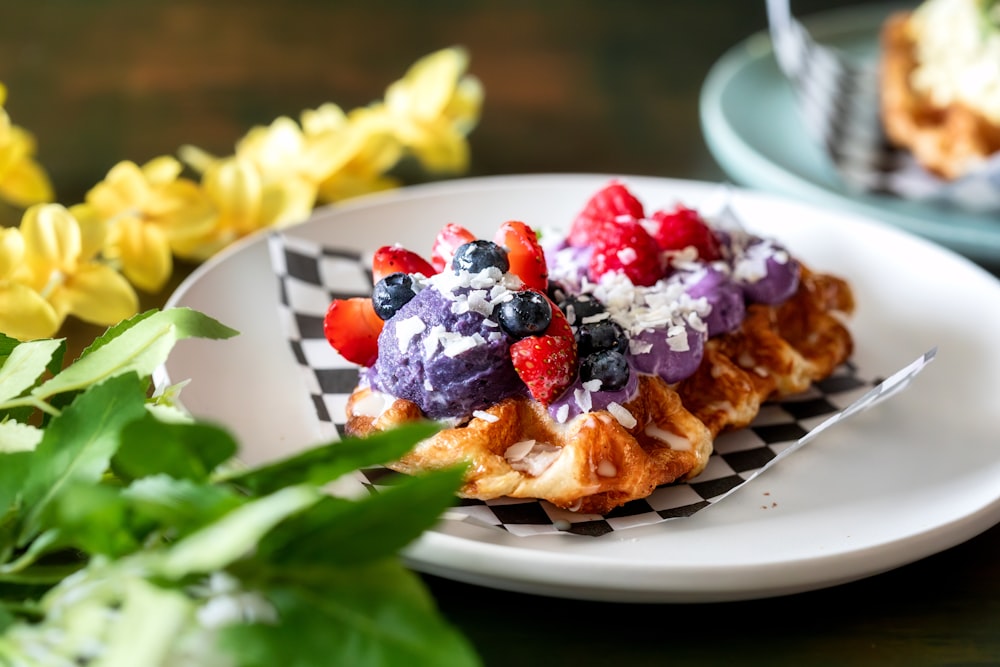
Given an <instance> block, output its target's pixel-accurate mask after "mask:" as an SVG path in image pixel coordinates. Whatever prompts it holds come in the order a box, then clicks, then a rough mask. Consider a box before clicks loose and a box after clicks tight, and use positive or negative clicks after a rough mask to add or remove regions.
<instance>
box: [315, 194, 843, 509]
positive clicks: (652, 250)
mask: <svg viewBox="0 0 1000 667" xmlns="http://www.w3.org/2000/svg"><path fill="white" fill-rule="evenodd" d="M372 277H373V283H374V288H373V293H372V297H371V298H370V299H369V298H350V299H335V300H334V301H333V302H332V303H331V304H330V307H329V310H328V311H327V314H326V318H325V321H324V328H325V333H326V336H327V339H328V340H329V342H330V344H331V345H332V346H333V347H334V349H336V350H337V351H338V352H339V353H340V354H341V355H342V356H344V357H345V358H347V359H348V360H350V361H354V362H356V363H358V364H359V365H360V366H361V367H362V369H361V371H360V373H359V383H358V386H357V388H356V389H355V391H354V392H353V394H352V395H351V397H350V399H349V401H348V404H347V431H348V432H349V433H351V434H355V435H364V434H368V433H371V432H373V431H375V430H384V429H389V428H392V427H393V426H395V425H398V424H401V423H403V422H406V421H408V420H416V419H433V420H439V421H441V422H443V425H444V428H443V429H442V430H441V431H440V432H438V433H437V434H436V435H435V436H433V437H431V438H429V439H427V440H425V441H423V442H421V443H420V444H418V445H417V446H416V447H415V448H414V449H413V450H412V451H411V452H410V453H409V454H407V455H406V456H405V457H404V458H403V459H402V460H400V461H398V462H396V463H394V464H392V465H391V466H390V467H392V468H393V469H395V470H398V471H401V472H405V473H416V472H419V471H421V470H426V469H431V468H438V467H442V466H449V465H454V464H458V463H462V462H465V463H467V464H468V469H467V473H466V477H465V482H464V485H463V487H462V488H461V490H460V493H461V495H462V496H464V497H468V498H477V499H481V500H489V499H494V498H500V497H505V496H507V497H517V498H535V499H540V500H546V501H548V502H550V503H552V504H554V505H556V506H558V507H561V508H564V509H568V510H574V511H580V512H586V513H595V514H605V513H607V512H609V511H610V510H612V509H614V508H615V507H618V506H620V505H622V504H624V503H627V502H629V501H631V500H635V499H639V498H644V497H646V496H648V495H649V494H650V493H651V492H652V491H653V490H654V489H655V488H656V487H657V486H660V485H663V484H669V483H672V482H676V481H680V480H687V479H691V478H693V477H695V476H697V475H698V474H699V473H700V472H702V470H703V469H704V468H705V466H706V464H707V462H708V459H709V456H710V455H711V453H712V447H713V441H714V439H715V438H716V436H718V435H719V434H720V433H722V432H723V431H725V430H727V429H734V428H741V427H745V426H747V425H748V424H749V423H750V422H751V421H752V420H753V418H754V417H755V416H756V415H757V413H758V411H759V409H760V406H761V404H762V403H763V402H765V401H768V400H771V399H774V398H776V397H781V396H786V395H791V394H795V393H798V392H802V391H804V390H806V389H807V388H808V387H809V386H810V384H811V383H812V382H814V381H817V380H819V379H822V378H824V377H826V376H828V375H829V374H831V373H832V372H833V370H834V369H835V368H836V367H837V366H839V365H840V364H841V363H843V362H844V361H845V360H846V359H847V358H848V357H849V356H850V354H851V351H852V344H853V343H852V338H851V335H850V333H849V331H848V329H847V328H846V327H845V325H844V323H843V321H842V320H843V318H844V316H845V315H847V314H849V313H850V312H851V311H852V309H853V297H852V294H851V290H850V287H849V286H848V284H847V283H846V282H845V281H844V280H842V279H840V278H837V277H834V276H830V275H824V274H820V273H816V272H813V271H811V270H810V269H809V268H808V267H806V266H804V265H803V264H802V263H801V262H800V261H799V260H797V259H796V258H795V257H794V256H793V255H792V254H791V253H790V252H789V251H788V250H787V249H786V248H784V247H782V246H781V245H780V244H779V243H777V242H776V241H774V240H771V239H766V238H761V237H759V236H756V235H754V234H751V233H749V232H747V231H746V230H745V229H743V228H742V227H741V226H740V225H739V224H737V223H735V222H734V221H732V220H730V219H720V220H717V221H709V220H707V219H706V218H705V217H704V216H702V215H701V214H700V213H699V212H698V211H696V210H694V209H691V208H688V207H686V206H684V205H680V204H678V205H676V206H674V207H672V208H665V209H661V210H656V211H655V212H651V213H647V212H646V211H645V209H644V206H643V204H642V203H641V202H640V201H639V200H638V199H637V198H636V197H635V196H634V194H633V193H632V192H631V191H630V190H629V189H628V188H627V186H626V185H625V184H624V183H622V182H620V181H612V182H610V183H608V184H607V185H606V186H605V187H604V188H602V189H600V190H599V191H598V192H596V193H594V194H593V196H592V197H591V198H590V199H589V200H588V201H586V202H583V203H582V206H581V211H580V213H579V215H578V216H577V217H576V219H575V220H574V221H572V224H571V226H570V228H569V231H568V233H566V234H556V233H550V232H544V233H542V234H541V235H540V236H539V234H538V232H537V230H536V229H533V228H532V227H530V226H528V225H527V224H526V223H524V222H522V221H518V220H510V221H505V222H503V223H501V224H499V225H498V228H497V230H496V233H495V235H494V236H493V238H490V239H483V238H476V237H475V235H473V234H472V233H471V232H470V231H469V230H467V229H466V228H464V227H462V226H461V225H459V224H455V223H448V224H446V225H444V226H443V228H442V229H441V231H440V233H439V234H438V235H437V237H436V238H435V240H434V242H433V244H432V247H431V249H430V254H429V256H427V257H424V256H421V255H420V254H419V253H417V252H414V251H413V250H411V249H406V248H402V247H400V246H397V245H386V246H383V247H381V248H379V249H378V250H377V251H376V252H375V253H374V256H373V258H372Z"/></svg>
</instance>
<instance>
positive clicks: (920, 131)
mask: <svg viewBox="0 0 1000 667" xmlns="http://www.w3.org/2000/svg"><path fill="white" fill-rule="evenodd" d="M910 16H911V13H910V12H897V13H896V14H893V15H892V16H890V17H889V18H888V19H887V20H886V22H885V24H884V25H883V28H882V34H881V47H882V55H881V58H882V60H881V115H882V122H883V126H884V128H885V132H886V135H887V136H888V138H889V140H890V141H891V142H892V143H893V144H895V145H896V146H899V147H900V148H904V149H906V150H908V151H909V152H910V153H911V154H912V155H913V157H914V159H915V160H916V161H917V162H918V163H920V164H921V165H922V166H924V167H925V168H926V169H927V170H928V171H931V172H933V173H935V174H937V175H938V176H941V177H943V178H945V179H947V180H953V179H955V178H958V177H960V176H962V175H963V174H965V173H967V172H968V171H969V170H970V169H972V168H973V167H975V166H976V165H978V164H980V163H982V162H983V161H984V160H985V159H987V158H989V157H990V156H991V155H993V154H995V153H997V152H998V151H1000V126H998V125H996V124H994V123H992V122H990V120H989V119H987V118H986V117H984V116H983V115H982V114H980V113H979V112H977V111H976V110H974V109H970V108H968V107H967V106H964V105H962V104H957V103H953V104H949V105H948V106H938V105H935V104H934V103H933V102H932V101H931V100H930V99H929V97H928V96H927V95H925V94H922V93H920V92H918V91H916V90H914V89H913V87H912V86H911V85H910V77H911V75H912V73H913V71H914V70H915V69H916V67H917V57H916V51H915V46H914V42H913V39H912V37H911V34H910V31H909V28H908V22H909V19H910Z"/></svg>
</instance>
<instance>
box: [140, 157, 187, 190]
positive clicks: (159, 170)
mask: <svg viewBox="0 0 1000 667" xmlns="http://www.w3.org/2000/svg"><path fill="white" fill-rule="evenodd" d="M183 169H184V166H183V165H182V164H181V163H180V161H179V160H177V158H175V157H172V156H170V155H161V156H160V157H155V158H153V159H152V160H150V161H149V162H147V163H146V164H144V165H142V168H141V171H142V175H143V176H145V177H146V180H147V181H149V182H150V183H152V184H153V185H163V184H166V183H170V182H171V181H173V180H175V179H176V178H177V177H178V176H180V174H181V171H182V170H183Z"/></svg>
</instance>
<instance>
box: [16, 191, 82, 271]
mask: <svg viewBox="0 0 1000 667" xmlns="http://www.w3.org/2000/svg"><path fill="white" fill-rule="evenodd" d="M21 234H22V235H23V236H24V245H25V259H26V261H27V262H28V263H29V264H31V265H32V266H33V267H34V268H37V269H40V270H42V271H43V272H48V271H50V270H52V269H55V270H58V271H61V272H63V273H72V272H73V271H74V270H75V268H76V264H77V261H78V259H79V257H80V253H81V249H82V238H81V234H80V224H79V223H78V222H77V220H76V218H74V217H73V215H72V214H71V213H70V212H69V210H67V209H66V207H64V206H62V205H61V204H35V205H34V206H32V207H30V208H29V209H28V210H27V211H25V212H24V216H23V217H22V218H21Z"/></svg>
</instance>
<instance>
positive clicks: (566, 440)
mask: <svg viewBox="0 0 1000 667" xmlns="http://www.w3.org/2000/svg"><path fill="white" fill-rule="evenodd" d="M853 307H854V302H853V296H852V294H851V290H850V288H849V286H848V285H847V284H846V283H845V282H844V281H842V280H840V279H838V278H835V277H832V276H828V275H821V274H814V273H811V272H810V271H808V270H807V269H805V268H803V270H802V277H801V280H800V285H799V288H798V291H797V293H796V294H795V295H794V296H793V297H792V298H791V299H789V300H788V301H786V302H785V303H783V304H781V305H779V306H763V305H753V306H750V307H749V309H748V313H747V318H746V320H745V321H744V323H743V325H742V326H741V327H740V329H738V330H737V331H736V332H734V333H731V334H726V335H723V336H719V337H717V338H714V339H712V340H711V341H709V343H708V345H707V347H706V353H705V356H704V360H703V361H702V364H701V366H700V367H699V369H698V371H697V372H696V373H695V374H694V375H693V376H691V377H689V378H688V379H686V380H684V381H682V382H680V383H678V384H676V385H668V384H667V383H666V382H664V381H663V380H661V379H660V378H657V377H652V376H646V375H644V376H642V377H641V378H640V384H639V392H638V394H637V396H636V397H635V398H634V399H633V400H632V401H629V402H628V403H626V404H625V405H624V407H625V408H626V410H627V411H628V413H629V414H630V415H631V416H632V417H633V418H634V421H635V423H634V425H631V426H628V425H623V423H621V422H620V421H619V419H618V418H616V417H615V416H614V415H613V414H612V413H610V412H608V411H606V410H601V411H595V412H590V413H584V414H581V415H579V416H577V417H574V418H572V419H570V420H568V421H567V422H566V423H565V424H560V423H558V422H556V421H555V420H553V419H552V418H551V417H550V416H549V414H548V412H547V411H546V409H545V408H544V407H543V406H541V405H540V404H539V403H537V402H535V401H532V400H530V399H527V398H510V399H506V400H504V401H502V402H500V403H497V404H496V405H493V406H491V407H489V408H487V409H486V410H484V411H482V412H481V413H479V416H476V417H473V418H472V419H471V420H469V421H468V422H466V423H464V424H461V425H459V426H456V427H454V428H446V429H444V430H442V431H440V432H439V433H437V434H436V435H435V436H433V437H431V438H429V439H427V440H425V441H423V442H421V443H420V444H418V445H417V446H416V448H414V449H413V450H412V451H411V452H410V453H409V454H408V455H407V456H405V457H404V458H403V459H402V460H400V461H398V462H396V463H394V464H392V465H390V467H391V468H392V469H394V470H397V471H400V472H403V473H409V474H412V473H416V472H419V471H421V470H427V469H433V468H440V467H444V466H449V465H454V464H458V463H461V462H463V461H467V462H468V463H469V470H468V473H467V476H466V480H465V483H464V485H463V487H462V488H461V490H460V495H462V496H463V497H467V498H478V499H481V500H488V499H493V498H499V497H503V496H508V497H515V498H537V499H543V500H547V501H549V502H551V503H552V504H553V505H556V506H557V507H561V508H564V509H569V510H575V511H580V512H584V513H593V514H606V513H607V512H609V511H610V510H612V509H614V508H615V507H618V506H620V505H622V504H624V503H626V502H628V501H630V500H635V499H639V498H644V497H646V496H648V495H649V494H650V493H651V492H652V491H653V490H654V489H655V488H656V487H657V486H659V485H661V484H668V483H671V482H675V481H683V480H687V479H691V478H693V477H695V476H696V475H698V474H699V473H701V472H702V470H703V469H704V468H705V466H706V464H707V463H708V459H709V456H710V455H711V453H712V445H713V441H714V439H715V437H716V436H717V435H718V434H720V433H721V432H723V431H725V430H727V429H731V428H741V427H744V426H746V425H748V424H749V423H750V422H751V421H752V420H753V418H754V417H755V416H756V414H757V412H758V410H759V409H760V406H761V404H762V403H763V402H764V401H767V400H769V399H771V398H775V397H780V396H785V395H789V394H794V393H797V392H801V391H804V390H805V389H807V388H808V387H809V386H810V383H812V382H813V381H816V380H819V379H822V378H824V377H826V376H828V375H829V374H830V373H832V371H833V370H834V369H835V368H836V367H837V366H838V365H840V364H841V363H842V362H843V361H845V360H846V359H847V358H848V357H849V355H850V354H851V351H852V339H851V335H850V333H849V332H848V330H847V329H846V328H845V327H844V326H843V324H842V323H841V321H840V319H839V318H840V317H841V316H842V315H843V314H849V313H850V312H851V311H852V310H853ZM373 398H375V399H376V400H378V399H379V397H376V396H373V394H372V392H371V390H370V389H368V388H364V387H362V388H358V389H357V390H355V392H354V394H353V395H352V396H351V397H350V399H349V401H348V404H347V414H348V422H347V431H348V432H349V433H352V434H355V435H365V434H367V433H370V432H372V431H375V430H384V429H388V428H391V427H393V426H395V425H398V424H400V423H403V422H405V421H409V420H415V419H420V418H421V417H422V415H421V413H420V410H419V409H418V408H417V406H416V405H415V404H413V403H411V402H409V401H406V400H402V399H392V398H389V400H388V404H387V405H385V409H383V410H382V411H381V412H380V413H379V414H378V415H377V416H375V417H372V416H366V415H368V414H371V412H372V411H371V409H370V405H371V401H372V400H373ZM362 406H364V408H362ZM622 421H624V422H625V424H629V423H630V421H629V420H628V419H624V420H622Z"/></svg>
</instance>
